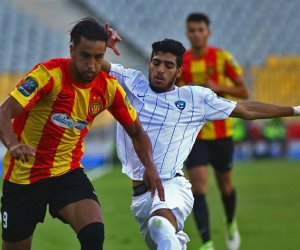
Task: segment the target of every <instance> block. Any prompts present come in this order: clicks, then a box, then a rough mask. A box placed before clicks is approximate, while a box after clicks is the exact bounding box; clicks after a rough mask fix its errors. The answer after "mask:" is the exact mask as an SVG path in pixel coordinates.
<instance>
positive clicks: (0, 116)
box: [0, 107, 19, 149]
mask: <svg viewBox="0 0 300 250" xmlns="http://www.w3.org/2000/svg"><path fill="white" fill-rule="evenodd" d="M0 140H1V142H2V143H3V145H4V146H5V147H6V148H7V149H10V148H12V147H14V146H15V145H17V144H19V142H18V140H17V138H16V136H15V134H14V132H13V127H12V122H11V117H10V116H9V114H7V112H5V110H3V108H1V107H0Z"/></svg>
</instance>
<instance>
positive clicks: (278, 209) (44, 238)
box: [32, 160, 300, 250]
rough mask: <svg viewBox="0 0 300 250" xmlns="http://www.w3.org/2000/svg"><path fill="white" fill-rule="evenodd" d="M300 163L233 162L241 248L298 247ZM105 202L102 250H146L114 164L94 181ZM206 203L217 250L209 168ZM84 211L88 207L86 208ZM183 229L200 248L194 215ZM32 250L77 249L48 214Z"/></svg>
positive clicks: (216, 204) (215, 197) (220, 229)
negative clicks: (111, 169) (234, 165)
mask: <svg viewBox="0 0 300 250" xmlns="http://www.w3.org/2000/svg"><path fill="white" fill-rule="evenodd" d="M299 180H300V163H299V162H288V161H283V160H279V161H278V160H277V161H275V160H274V161H257V162H249V163H239V164H236V167H235V170H234V182H235V184H236V187H237V191H238V212H237V218H238V224H239V227H240V231H241V235H242V247H241V250H254V249H258V250H261V249H263V250H269V249H270V250H298V249H300V237H299V233H300V181H299ZM94 185H95V188H96V191H97V193H98V195H99V198H100V200H101V203H102V205H103V213H104V220H105V230H106V232H105V233H106V238H105V248H104V249H106V250H119V249H122V250H146V247H145V245H144V243H143V241H142V239H141V236H140V234H139V231H138V226H137V224H136V223H135V221H134V219H133V217H132V215H131V213H130V210H129V205H130V199H131V197H130V196H131V188H130V182H129V179H128V178H127V177H126V176H124V175H122V174H121V173H120V169H119V168H117V167H116V168H115V169H114V170H113V171H112V172H111V173H109V174H107V175H106V176H104V177H102V178H100V179H98V180H97V181H95V182H94ZM208 202H209V208H210V215H211V224H212V226H211V227H212V237H213V239H214V241H215V246H216V249H217V250H221V249H223V250H224V249H226V248H225V243H224V224H223V220H224V213H223V208H222V205H221V202H220V198H219V194H218V192H217V189H216V185H215V181H214V178H213V176H212V172H210V189H209V195H208ZM87 212H88V211H87ZM185 231H186V232H187V233H188V234H189V235H190V238H191V242H190V243H189V245H188V249H191V250H198V247H199V245H200V240H199V237H198V235H197V233H196V228H195V225H194V222H193V217H192V216H190V218H189V219H188V220H187V223H186V227H185ZM32 249H33V250H40V249H43V250H55V249H63V250H74V249H80V248H79V244H78V243H77V240H76V235H75V234H74V233H73V232H72V230H71V229H70V228H69V227H68V226H67V225H63V224H62V223H61V222H59V221H58V220H53V219H52V218H50V217H47V219H46V221H45V223H44V224H40V225H38V228H37V231H36V234H35V236H34V240H33V247H32Z"/></svg>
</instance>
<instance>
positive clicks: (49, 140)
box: [3, 59, 137, 184]
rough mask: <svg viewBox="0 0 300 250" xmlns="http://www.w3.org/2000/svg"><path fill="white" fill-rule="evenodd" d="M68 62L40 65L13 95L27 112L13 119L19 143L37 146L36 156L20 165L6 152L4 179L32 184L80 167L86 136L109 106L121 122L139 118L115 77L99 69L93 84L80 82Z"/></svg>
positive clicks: (61, 60)
mask: <svg viewBox="0 0 300 250" xmlns="http://www.w3.org/2000/svg"><path fill="white" fill-rule="evenodd" d="M70 62H71V59H53V60H50V61H48V62H45V63H42V64H38V65H37V66H35V67H34V68H33V70H32V71H31V72H30V73H29V74H28V75H27V76H26V77H25V78H24V79H23V80H22V81H21V82H20V83H19V84H18V85H17V87H16V88H15V89H14V90H13V91H12V92H11V93H10V95H11V96H12V97H13V98H15V99H16V100H17V101H18V102H19V103H20V104H21V105H22V107H23V108H24V110H25V112H23V113H22V114H21V115H19V116H18V117H16V118H15V119H14V121H13V128H14V132H15V134H16V136H17V138H18V140H19V141H20V143H24V144H30V145H32V146H33V147H34V148H36V154H35V156H34V157H30V159H29V162H27V163H22V162H21V161H18V160H15V159H14V158H12V157H11V155H10V153H9V151H8V152H7V153H6V155H5V157H4V160H3V177H4V179H5V180H8V181H11V182H14V183H18V184H30V183H34V182H36V181H39V180H42V179H45V178H49V177H53V176H59V175H61V174H64V173H66V172H68V171H70V170H72V169H76V168H79V167H82V166H81V163H80V160H81V157H82V155H83V153H84V146H83V139H84V137H85V135H86V134H87V133H88V131H89V129H90V127H91V125H92V123H93V120H94V118H95V117H96V116H97V115H98V114H99V113H101V112H102V111H103V110H105V109H108V110H109V111H110V112H111V113H112V115H113V116H114V117H115V118H116V119H117V120H118V121H119V122H120V123H121V124H122V125H130V124H132V123H133V122H134V121H135V119H136V117H137V113H136V111H135V109H134V108H133V107H132V106H131V104H130V101H129V100H128V99H127V98H126V94H125V91H124V90H123V89H122V87H121V86H120V85H119V83H118V82H117V80H116V79H115V78H113V77H111V76H109V75H108V74H106V73H104V72H102V71H100V72H99V74H98V75H97V76H96V77H95V79H94V80H93V81H92V82H90V83H87V84H80V83H78V82H76V81H75V80H74V79H73V77H72V75H71V71H70Z"/></svg>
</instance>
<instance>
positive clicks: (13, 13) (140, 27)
mask: <svg viewBox="0 0 300 250" xmlns="http://www.w3.org/2000/svg"><path fill="white" fill-rule="evenodd" d="M197 11H201V12H205V13H207V14H208V15H209V16H210V18H211V21H212V24H211V30H212V36H211V38H210V44H211V45H213V46H217V47H221V48H224V49H226V50H228V51H230V52H231V53H232V54H233V55H234V56H235V58H236V59H237V61H238V62H239V63H240V64H241V65H242V66H243V69H244V76H245V77H246V82H247V83H248V84H249V86H248V88H249V89H250V92H251V99H253V100H257V101H264V102H270V103H273V104H280V105H289V106H291V105H294V106H295V105H299V104H300V91H299V84H300V32H299V31H300V18H299V13H300V0H276V1H274V0H263V1H261V0H248V1H241V0H230V1H227V0H201V1H200V0H188V1H186V0H160V1H158V0H147V1H141V0H130V1H129V0H113V1H112V0H26V1H24V0H0V58H1V60H0V86H1V87H0V101H1V102H2V101H3V100H4V99H5V98H6V97H7V95H8V94H9V92H10V91H11V90H12V89H13V88H14V86H15V85H16V84H17V83H18V82H19V81H20V80H21V79H22V77H23V76H24V74H25V73H26V72H27V71H29V70H30V69H31V68H32V67H33V66H34V65H35V64H37V63H38V62H42V61H45V60H48V59H50V58H54V57H68V56H69V32H68V31H69V30H70V29H71V27H72V24H73V23H74V22H75V21H77V20H78V19H80V18H82V17H85V16H93V17H96V18H98V19H99V20H100V21H101V22H102V23H104V22H109V23H110V25H111V26H112V27H113V28H114V29H116V30H117V31H118V32H119V34H120V35H121V37H122V38H123V42H122V44H121V45H120V46H119V47H120V49H121V56H120V57H117V56H115V55H113V54H112V53H111V51H108V53H107V55H106V59H108V60H110V61H111V62H118V63H122V64H124V65H125V66H126V67H132V68H135V69H138V70H141V71H142V72H144V73H145V74H146V75H147V67H148V65H147V63H148V59H149V56H150V53H151V44H152V43H153V42H154V41H157V40H161V39H164V38H166V37H168V38H173V39H176V40H179V41H182V42H183V43H184V44H185V45H186V47H189V45H188V42H187V39H186V38H185V19H186V17H187V15H188V14H189V13H191V12H197ZM114 131H115V126H114V121H113V119H112V118H111V116H110V115H109V114H107V113H103V114H101V115H100V116H99V117H98V118H97V120H96V122H95V124H94V127H93V129H92V131H91V133H90V135H89V137H88V138H87V140H86V155H85V157H84V159H83V164H84V165H85V167H86V168H87V169H88V170H93V172H91V173H92V174H91V175H92V176H94V177H95V178H96V177H97V176H98V175H101V174H102V170H104V169H106V170H107V166H115V165H118V163H116V162H114V158H115V142H114ZM234 138H235V141H236V152H235V158H236V160H237V161H238V162H239V163H238V164H237V165H238V167H239V166H249V168H250V166H253V165H255V166H258V165H259V164H261V165H260V166H261V167H260V169H263V171H265V172H263V173H265V174H266V175H267V174H268V173H269V171H271V172H272V169H271V167H270V169H269V167H268V166H274V169H276V170H275V172H276V171H278V172H277V174H278V177H279V176H283V173H286V171H287V170H286V169H285V168H284V167H285V166H287V165H289V164H292V165H291V166H290V169H292V170H291V171H292V172H291V175H292V176H293V177H294V178H296V177H297V178H298V177H299V178H300V167H299V166H298V165H299V164H300V163H298V162H297V161H300V120H299V119H297V118H296V119H295V118H294V119H293V118H290V119H271V120H265V121H254V122H244V121H241V120H235V134H234ZM4 153H5V148H4V147H3V145H2V144H1V145H0V157H1V158H2V157H3V155H4ZM274 159H276V160H275V161H274ZM277 159H278V161H277ZM276 164H278V166H277V165H276ZM276 166H277V167H276ZM296 167H298V169H297V170H295V168H296ZM112 171H115V170H112ZM118 171H119V169H118ZM238 171H239V170H237V172H238ZM280 171H282V172H280ZM288 171H289V170H288ZM244 173H247V172H244ZM263 173H260V172H257V175H258V176H260V175H261V174H263ZM238 175H239V172H238ZM241 175H242V177H241V179H242V178H243V176H244V174H241ZM267 176H268V175H267ZM118 178H119V177H118ZM124 179H125V177H124ZM276 180H277V179H276ZM246 181H250V180H246ZM276 183H277V181H275V182H274V183H273V184H274V185H276V186H277V184H276ZM286 183H289V179H287V182H286ZM240 185H243V183H242V182H241V184H240ZM254 185H255V183H254ZM120 186H122V185H121V184H120ZM102 188H103V187H102ZM104 188H105V187H104ZM293 188H294V186H293ZM270 189H271V190H272V188H270ZM262 190H263V188H262ZM291 190H294V189H291ZM291 190H290V191H291ZM290 191H288V192H290ZM295 191H296V193H297V192H298V196H297V197H298V201H299V198H300V195H299V191H298V190H295ZM128 192H129V191H128ZM270 192H271V193H272V192H273V191H270ZM291 192H292V191H291ZM129 193H130V192H129ZM294 194H295V193H294ZM285 195H286V194H284V196H285ZM295 195H296V194H295ZM254 202H255V201H254ZM279 202H280V201H279ZM125 209H127V210H129V209H128V208H125ZM287 209H288V208H287ZM289 209H291V208H290V207H289ZM293 209H295V211H296V210H298V211H300V205H299V202H298V203H295V204H293ZM287 211H289V210H287ZM283 213H286V212H283ZM295 216H296V215H295ZM295 218H297V219H298V220H297V222H299V224H300V221H299V216H297V217H293V219H291V223H292V221H293V220H295ZM274 219H275V220H276V218H274ZM131 222H132V221H131ZM131 222H130V223H131ZM191 223H192V222H191ZM296 229H297V230H298V229H299V230H300V228H299V226H298V227H297V228H296ZM134 230H135V231H137V228H134ZM191 230H194V229H191ZM245 230H246V229H245ZM294 230H295V229H294ZM299 230H298V233H299ZM217 232H218V231H217ZM215 233H216V231H215ZM137 234H138V233H137ZM116 237H117V236H116ZM195 237H196V236H195ZM115 240H116V238H115ZM288 240H290V239H288ZM124 242H125V243H124ZM124 242H123V243H122V244H123V245H124V244H125V245H126V244H127V243H128V242H127V243H126V240H125V241H124ZM298 243H299V245H298V246H294V244H291V247H289V246H288V247H285V248H284V247H281V248H278V249H300V242H299V241H298ZM120 244H121V243H120ZM141 244H143V243H141ZM253 246H255V245H253ZM285 246H286V245H285ZM143 247H144V246H143ZM143 247H137V248H134V247H131V248H128V249H144V248H143ZM255 248H256V249H277V248H276V247H275V246H274V247H272V248H268V247H267V248H260V247H258V248H257V247H255ZM36 249H38V248H36ZM53 249H56V248H53ZM64 249H67V248H64ZM70 249H72V248H70ZM107 249H120V248H117V247H111V248H109V247H108V248H107ZM122 249H123V248H122ZM124 249H125V248H124ZM220 249H222V248H220ZM244 249H248V248H244ZM249 249H250V248H249ZM253 249H254V248H253Z"/></svg>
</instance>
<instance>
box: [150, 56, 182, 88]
mask: <svg viewBox="0 0 300 250" xmlns="http://www.w3.org/2000/svg"><path fill="white" fill-rule="evenodd" d="M181 73H182V68H178V67H177V65H176V56H175V55H173V54H171V53H163V52H157V53H156V54H155V55H154V56H153V58H152V60H151V61H150V64H149V82H150V87H151V89H152V90H153V91H155V92H158V93H161V92H167V91H170V90H172V89H174V85H175V80H176V78H177V77H180V75H181Z"/></svg>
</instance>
